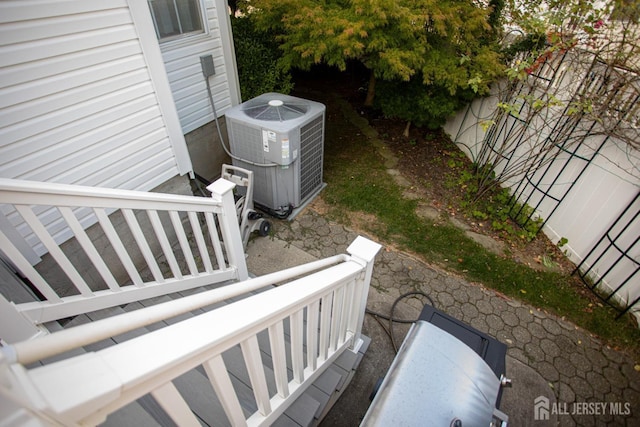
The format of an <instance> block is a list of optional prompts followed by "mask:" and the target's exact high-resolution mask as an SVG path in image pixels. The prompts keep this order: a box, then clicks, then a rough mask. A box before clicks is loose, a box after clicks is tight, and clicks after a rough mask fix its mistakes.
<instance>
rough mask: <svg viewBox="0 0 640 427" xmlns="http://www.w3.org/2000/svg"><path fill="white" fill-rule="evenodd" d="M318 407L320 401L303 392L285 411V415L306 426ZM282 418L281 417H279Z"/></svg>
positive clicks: (311, 420) (310, 422)
mask: <svg viewBox="0 0 640 427" xmlns="http://www.w3.org/2000/svg"><path fill="white" fill-rule="evenodd" d="M319 409H320V402H318V401H317V400H315V399H314V398H313V397H311V396H310V395H308V394H306V393H305V394H303V395H301V396H300V397H299V398H297V399H296V400H295V402H293V403H292V404H291V406H289V408H287V410H286V411H285V413H284V414H285V415H286V416H287V417H288V418H290V419H291V420H293V421H294V422H295V423H296V424H297V425H299V426H302V427H308V426H310V425H312V424H313V422H314V419H315V414H316V413H317V412H318V410H319ZM280 418H282V417H280Z"/></svg>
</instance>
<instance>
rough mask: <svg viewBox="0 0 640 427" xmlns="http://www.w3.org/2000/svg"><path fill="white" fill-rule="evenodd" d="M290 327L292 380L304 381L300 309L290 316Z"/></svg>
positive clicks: (302, 328) (302, 327) (302, 325)
mask: <svg viewBox="0 0 640 427" xmlns="http://www.w3.org/2000/svg"><path fill="white" fill-rule="evenodd" d="M290 327H291V363H292V365H293V366H292V370H293V380H294V381H295V382H297V383H299V384H300V383H302V381H304V354H303V351H304V349H303V342H302V341H303V330H304V324H303V317H302V310H299V311H296V312H295V313H293V314H292V315H291V317H290Z"/></svg>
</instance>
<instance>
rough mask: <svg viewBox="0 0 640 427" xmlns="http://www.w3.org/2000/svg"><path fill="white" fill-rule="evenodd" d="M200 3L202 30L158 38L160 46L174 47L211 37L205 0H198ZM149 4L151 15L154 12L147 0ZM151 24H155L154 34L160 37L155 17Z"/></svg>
mask: <svg viewBox="0 0 640 427" xmlns="http://www.w3.org/2000/svg"><path fill="white" fill-rule="evenodd" d="M198 4H199V5H200V22H202V31H199V32H195V31H194V32H190V33H184V34H179V35H177V36H171V37H165V38H160V39H158V44H160V47H162V48H165V47H168V48H173V47H178V46H180V45H182V44H190V43H197V42H198V41H199V40H200V39H204V38H207V37H209V34H210V29H209V20H208V19H207V7H206V5H205V4H204V1H203V0H198ZM147 6H148V7H149V16H151V14H152V13H153V12H152V10H151V7H150V6H151V5H150V4H149V0H147ZM151 24H152V26H153V31H154V34H155V35H156V38H157V37H158V33H157V29H156V24H155V23H154V20H153V17H152V18H151Z"/></svg>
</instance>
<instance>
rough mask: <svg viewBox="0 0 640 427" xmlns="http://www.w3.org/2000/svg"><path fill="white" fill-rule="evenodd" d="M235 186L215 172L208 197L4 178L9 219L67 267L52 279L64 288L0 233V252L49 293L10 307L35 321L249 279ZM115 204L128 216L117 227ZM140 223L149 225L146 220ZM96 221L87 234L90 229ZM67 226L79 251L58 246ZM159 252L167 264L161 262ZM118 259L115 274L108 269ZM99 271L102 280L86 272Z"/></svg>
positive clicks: (0, 182)
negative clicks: (9, 213)
mask: <svg viewBox="0 0 640 427" xmlns="http://www.w3.org/2000/svg"><path fill="white" fill-rule="evenodd" d="M233 187H234V184H232V183H230V182H229V181H225V180H222V179H221V180H218V181H216V182H214V183H213V184H212V185H211V186H210V187H209V190H210V191H211V192H212V197H211V198H205V197H191V196H182V195H172V194H160V193H149V192H140V191H127V190H116V189H107V188H95V187H81V186H72V185H63V184H53V183H42V182H30V181H19V180H8V179H0V205H5V206H4V207H3V210H4V211H10V212H11V213H12V215H13V221H12V222H13V223H19V224H20V226H21V227H22V228H23V229H25V230H26V231H24V232H23V235H24V234H28V236H27V237H28V239H29V240H30V244H31V246H32V247H33V246H38V245H41V246H40V248H44V251H45V252H48V254H49V256H50V257H51V258H52V259H53V261H54V264H56V265H57V266H58V267H59V269H60V271H62V272H63V273H64V275H63V276H62V280H60V278H58V281H59V282H63V286H60V285H61V284H60V283H55V284H54V283H49V281H48V280H47V279H46V278H45V277H43V276H46V274H44V273H43V274H41V272H39V271H38V270H37V269H36V268H34V267H33V266H32V265H31V263H30V262H29V261H28V260H27V258H26V257H25V256H24V255H23V254H22V253H21V251H20V250H19V249H18V247H17V246H16V245H15V244H14V242H12V241H11V240H10V239H9V237H8V236H7V235H5V234H4V233H2V231H0V248H1V249H2V252H3V253H4V255H5V256H6V257H7V258H8V259H9V261H10V262H11V263H12V264H13V265H14V266H15V267H16V268H17V269H18V270H19V271H20V272H21V273H22V275H23V276H24V277H26V278H27V279H28V280H29V281H30V282H31V283H32V284H33V286H34V287H35V288H37V290H38V291H39V292H40V294H41V295H42V296H43V297H44V299H45V300H44V301H41V302H40V301H38V302H29V303H22V304H16V305H15V307H16V308H17V310H18V312H20V313H21V314H22V315H24V316H26V317H27V318H28V319H29V320H30V321H31V322H33V323H34V324H40V323H44V322H48V321H51V320H56V319H60V318H65V317H69V316H73V315H76V314H80V313H86V312H90V311H94V310H98V309H102V308H106V307H110V306H115V305H121V304H125V303H129V302H132V301H138V300H141V299H145V298H151V297H155V296H159V295H164V294H168V293H172V292H178V291H181V290H185V289H190V288H194V287H198V286H203V285H208V284H212V283H218V282H224V281H227V280H244V279H246V278H247V277H248V275H247V268H246V263H245V257H244V250H243V247H242V239H241V237H240V231H239V226H238V223H237V219H236V211H235V203H234V199H233ZM118 211H119V212H120V213H121V218H122V217H123V218H124V220H122V221H121V224H120V225H119V226H118V227H115V226H114V224H113V218H114V217H115V216H117V215H119V214H117V212H118ZM114 214H115V215H114ZM143 221H144V222H147V223H148V224H150V226H149V227H144V226H142V225H141V223H142V222H143ZM94 223H95V225H93V226H92V229H93V230H92V235H91V236H90V235H89V234H88V232H87V230H86V228H87V226H88V225H90V224H94ZM202 224H206V226H203V225H202ZM26 227H28V229H27V228H26ZM96 227H98V229H96ZM117 228H118V229H117ZM65 233H66V234H67V235H69V236H71V237H74V238H75V243H77V245H76V248H77V249H74V250H76V251H78V252H81V254H80V255H78V253H77V252H76V253H75V254H73V256H70V255H69V254H67V253H65V251H64V250H63V249H61V247H60V246H59V245H58V243H59V240H60V237H59V236H60V235H62V234H65ZM96 235H97V236H98V237H99V238H98V239H97V238H96ZM123 235H124V236H128V240H124V239H123V238H122V237H121V236H123ZM96 240H99V241H100V242H101V243H100V245H101V246H98V245H97V244H96ZM107 253H108V254H109V255H108V256H109V257H110V261H108V260H107V256H106V255H105V254H107ZM134 253H135V254H137V255H138V256H137V257H134V256H133V255H132V254H134ZM176 254H179V255H180V256H179V257H176ZM159 259H161V260H163V261H164V263H165V264H166V265H167V266H168V268H164V269H163V268H162V263H160V262H159V261H158V260H159ZM87 260H88V261H87ZM82 264H85V265H82ZM87 264H90V265H91V267H90V269H89V268H87ZM116 264H117V265H118V266H120V270H121V271H122V273H121V274H115V273H114V266H115V265H116ZM181 264H182V265H181ZM96 276H97V277H99V279H97V280H93V281H92V280H90V279H91V278H94V279H95V277H96ZM100 282H102V283H100ZM96 283H98V284H97V285H96ZM3 304H5V305H6V301H4V303H3Z"/></svg>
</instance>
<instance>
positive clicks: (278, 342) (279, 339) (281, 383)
mask: <svg viewBox="0 0 640 427" xmlns="http://www.w3.org/2000/svg"><path fill="white" fill-rule="evenodd" d="M269 345H270V346H271V360H272V361H273V362H272V363H273V373H274V376H275V380H276V389H277V390H278V395H279V396H280V397H282V398H283V399H284V398H286V397H287V396H289V381H288V379H287V356H286V348H285V344H284V327H283V326H282V321H279V322H277V323H276V324H274V325H271V326H269Z"/></svg>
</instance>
